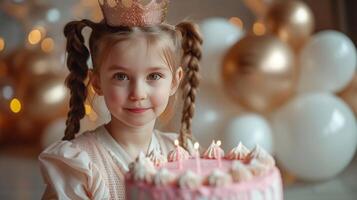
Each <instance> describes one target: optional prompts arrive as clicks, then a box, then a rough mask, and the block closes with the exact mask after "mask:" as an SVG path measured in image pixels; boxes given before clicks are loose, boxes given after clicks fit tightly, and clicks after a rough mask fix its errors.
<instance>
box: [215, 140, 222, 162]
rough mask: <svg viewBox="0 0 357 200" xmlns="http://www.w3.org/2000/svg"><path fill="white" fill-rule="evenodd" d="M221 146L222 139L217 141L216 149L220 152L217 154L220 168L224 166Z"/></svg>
mask: <svg viewBox="0 0 357 200" xmlns="http://www.w3.org/2000/svg"><path fill="white" fill-rule="evenodd" d="M220 146H221V141H220V140H218V141H217V143H216V147H215V149H216V153H217V152H218V154H216V155H217V160H218V167H219V168H221V167H222V161H221V151H220Z"/></svg>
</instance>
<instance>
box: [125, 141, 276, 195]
mask: <svg viewBox="0 0 357 200" xmlns="http://www.w3.org/2000/svg"><path fill="white" fill-rule="evenodd" d="M193 154H195V155H199V154H198V151H197V152H196V153H193ZM195 155H192V156H191V155H190V154H189V153H188V152H187V151H185V150H184V149H183V148H181V147H179V146H177V148H176V149H175V150H173V151H172V152H170V153H169V155H168V158H165V157H163V156H162V155H161V153H160V151H159V150H155V151H153V152H151V153H150V155H149V157H145V156H144V154H141V155H140V156H139V157H138V158H137V159H136V161H135V162H134V163H132V164H131V165H130V171H129V172H128V173H127V174H126V196H127V199H129V200H130V199H138V200H151V199H152V200H154V199H155V200H159V199H185V200H186V199H187V200H189V199H192V200H196V199H200V200H206V199H207V200H208V199H222V200H223V199H230V200H234V199H244V200H251V199H254V200H258V199H269V200H281V199H283V195H282V181H281V175H280V172H279V170H278V168H276V166H275V161H274V159H273V158H272V157H271V156H270V155H269V154H268V153H267V152H266V151H265V150H263V149H262V148H261V147H259V146H256V147H255V148H254V149H253V150H252V151H249V150H248V149H247V148H246V147H244V146H243V145H242V144H241V143H240V144H239V145H238V146H237V147H236V148H234V149H232V150H231V151H230V152H229V154H228V155H227V156H225V157H224V152H223V150H222V149H221V148H219V145H217V144H215V143H212V144H211V146H210V147H209V148H208V149H207V150H206V152H205V153H204V154H203V155H202V156H195ZM200 157H202V158H200Z"/></svg>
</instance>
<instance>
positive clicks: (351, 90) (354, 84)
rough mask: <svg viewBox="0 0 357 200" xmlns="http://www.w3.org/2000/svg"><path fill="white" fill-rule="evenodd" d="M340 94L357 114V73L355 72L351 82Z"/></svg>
mask: <svg viewBox="0 0 357 200" xmlns="http://www.w3.org/2000/svg"><path fill="white" fill-rule="evenodd" d="M338 96H339V97H341V98H342V99H343V100H344V101H345V102H346V103H347V104H348V105H349V106H350V107H351V108H352V110H353V112H354V113H355V115H357V74H355V76H354V78H353V80H352V81H351V83H350V84H349V85H348V86H347V87H346V88H345V89H344V90H343V91H342V92H340V93H338Z"/></svg>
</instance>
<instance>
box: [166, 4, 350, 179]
mask: <svg viewBox="0 0 357 200" xmlns="http://www.w3.org/2000/svg"><path fill="white" fill-rule="evenodd" d="M244 2H245V3H246V5H247V7H248V8H250V9H251V10H252V11H253V12H254V13H255V14H256V16H257V17H258V20H259V21H260V22H262V23H258V24H257V26H256V27H253V32H252V33H251V32H250V31H244V30H243V28H242V26H237V23H231V22H236V21H237V20H236V19H235V21H232V20H226V19H222V18H211V19H206V20H204V21H203V22H202V23H201V30H202V33H203V36H204V41H205V43H204V45H203V56H204V57H203V60H202V63H201V71H202V74H203V78H202V85H201V87H200V92H199V93H198V99H197V110H196V116H195V117H194V120H193V134H194V136H195V137H196V139H197V140H199V141H200V143H201V144H202V145H206V146H207V145H209V141H211V140H212V139H220V140H222V141H223V144H225V146H223V148H225V149H230V148H232V147H233V145H234V144H236V143H237V142H239V141H242V142H243V143H245V144H247V146H248V147H250V148H252V147H253V145H254V144H256V143H258V144H260V145H261V146H263V147H264V148H265V149H267V150H268V151H269V152H270V153H274V154H275V156H276V158H277V160H278V163H280V165H281V166H282V167H283V168H285V169H286V170H288V171H289V172H291V173H292V174H294V175H295V176H298V177H299V178H302V179H306V180H324V179H328V178H331V177H333V176H335V175H337V174H338V173H340V172H341V171H342V170H343V169H344V168H345V167H346V166H347V165H348V164H349V163H350V161H351V159H352V158H353V156H354V153H355V151H356V146H357V127H356V119H355V116H354V115H353V111H352V110H351V108H350V107H349V105H348V104H350V105H351V106H352V107H353V108H354V109H355V111H356V110H357V104H356V102H357V101H355V99H356V98H357V95H356V92H355V91H356V88H357V81H356V80H357V78H356V75H355V70H356V55H357V54H356V49H355V46H354V45H353V43H352V41H351V40H350V39H349V38H348V37H347V36H346V35H344V34H343V33H341V32H337V31H332V30H325V31H321V32H319V33H316V34H313V32H314V16H313V13H312V11H311V10H310V8H309V7H308V6H307V5H306V4H305V3H303V2H302V1H295V0H291V1H279V0H245V1H244ZM239 24H240V25H241V22H240V23H238V25H239ZM258 25H259V26H258ZM353 78H354V81H352V79H353ZM349 84H350V85H349ZM348 85H349V86H348ZM336 94H338V95H336ZM339 96H340V97H342V98H343V99H345V100H346V101H343V99H341V98H340V97H339ZM346 102H347V103H348V104H346ZM172 122H174V123H172V124H170V126H171V127H172V129H173V130H177V128H178V122H179V119H174V120H172ZM170 130H171V129H170Z"/></svg>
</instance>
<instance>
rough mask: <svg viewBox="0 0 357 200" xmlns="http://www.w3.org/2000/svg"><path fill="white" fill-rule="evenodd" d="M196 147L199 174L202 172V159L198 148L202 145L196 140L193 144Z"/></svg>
mask: <svg viewBox="0 0 357 200" xmlns="http://www.w3.org/2000/svg"><path fill="white" fill-rule="evenodd" d="M193 147H194V148H195V151H196V156H195V157H196V171H197V174H201V161H200V153H199V151H198V148H199V147H200V144H198V142H196V143H195V144H194V146H193Z"/></svg>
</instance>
